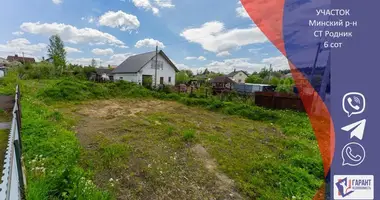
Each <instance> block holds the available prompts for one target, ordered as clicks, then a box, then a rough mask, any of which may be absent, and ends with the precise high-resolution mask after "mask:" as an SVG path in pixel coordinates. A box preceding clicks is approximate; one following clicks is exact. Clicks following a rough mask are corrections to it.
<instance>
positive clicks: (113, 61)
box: [105, 53, 135, 65]
mask: <svg viewBox="0 0 380 200" xmlns="http://www.w3.org/2000/svg"><path fill="white" fill-rule="evenodd" d="M133 55H135V54H133V53H124V54H114V55H112V56H111V57H110V59H109V60H108V61H106V62H105V64H107V65H120V64H121V63H122V62H124V61H125V60H126V59H127V58H128V57H130V56H133Z"/></svg>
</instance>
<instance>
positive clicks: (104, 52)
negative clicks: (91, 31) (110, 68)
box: [91, 48, 113, 56]
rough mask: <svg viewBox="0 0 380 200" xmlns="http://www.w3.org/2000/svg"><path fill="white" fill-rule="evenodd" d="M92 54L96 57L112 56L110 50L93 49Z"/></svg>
mask: <svg viewBox="0 0 380 200" xmlns="http://www.w3.org/2000/svg"><path fill="white" fill-rule="evenodd" d="M91 52H92V53H93V54H95V55H98V56H107V55H111V54H113V50H112V49H111V48H108V49H98V48H96V49H93V50H92V51H91Z"/></svg>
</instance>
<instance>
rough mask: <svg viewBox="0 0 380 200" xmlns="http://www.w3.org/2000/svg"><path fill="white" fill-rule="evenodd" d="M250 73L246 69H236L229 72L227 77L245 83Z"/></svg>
mask: <svg viewBox="0 0 380 200" xmlns="http://www.w3.org/2000/svg"><path fill="white" fill-rule="evenodd" d="M248 76H249V75H248V74H247V72H245V71H242V70H240V71H236V70H234V71H233V72H231V73H229V74H228V75H227V77H229V78H230V79H232V80H233V81H235V82H236V83H245V79H247V78H248Z"/></svg>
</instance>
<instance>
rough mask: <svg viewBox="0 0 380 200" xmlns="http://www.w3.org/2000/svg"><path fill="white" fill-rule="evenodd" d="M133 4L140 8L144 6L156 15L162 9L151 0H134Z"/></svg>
mask: <svg viewBox="0 0 380 200" xmlns="http://www.w3.org/2000/svg"><path fill="white" fill-rule="evenodd" d="M132 2H133V4H134V5H135V6H136V7H138V8H143V9H144V10H146V11H148V10H151V11H152V12H153V14H154V15H158V14H159V12H160V10H159V9H158V8H156V7H154V6H153V5H152V4H151V3H150V1H149V0H132Z"/></svg>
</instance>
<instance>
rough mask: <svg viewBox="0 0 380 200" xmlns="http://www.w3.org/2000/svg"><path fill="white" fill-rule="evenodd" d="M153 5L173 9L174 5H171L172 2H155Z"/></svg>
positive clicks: (164, 0)
mask: <svg viewBox="0 0 380 200" xmlns="http://www.w3.org/2000/svg"><path fill="white" fill-rule="evenodd" d="M155 3H156V4H157V6H158V7H160V8H174V7H175V5H173V3H172V0H155Z"/></svg>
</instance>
